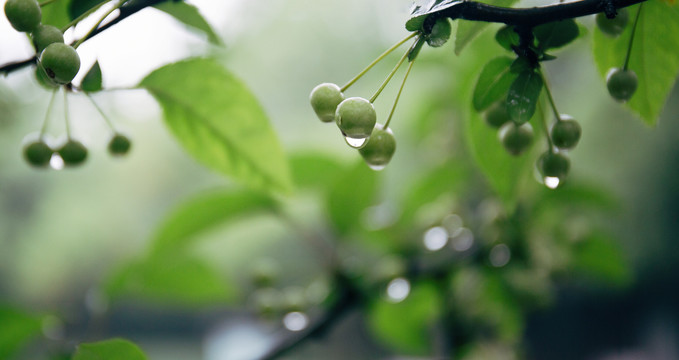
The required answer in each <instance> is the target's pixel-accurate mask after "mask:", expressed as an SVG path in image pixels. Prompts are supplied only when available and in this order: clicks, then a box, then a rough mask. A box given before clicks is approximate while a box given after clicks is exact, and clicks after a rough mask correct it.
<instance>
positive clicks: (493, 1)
mask: <svg viewBox="0 0 679 360" xmlns="http://www.w3.org/2000/svg"><path fill="white" fill-rule="evenodd" d="M517 2H518V0H485V1H483V3H485V4H488V5H495V6H501V7H511V6H512V5H514V4H515V3H517ZM457 21H458V23H459V24H458V26H457V36H456V37H455V54H457V55H460V53H461V52H462V50H463V49H464V48H465V47H466V46H467V45H468V44H469V43H470V42H471V41H472V40H474V38H476V36H477V35H478V34H479V33H481V31H483V29H485V28H486V26H487V25H489V24H490V23H488V22H484V21H467V20H462V19H459V20H457Z"/></svg>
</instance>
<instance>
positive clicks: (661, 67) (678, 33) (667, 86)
mask: <svg viewBox="0 0 679 360" xmlns="http://www.w3.org/2000/svg"><path fill="white" fill-rule="evenodd" d="M638 6H640V5H638ZM636 9H637V7H633V8H630V15H631V14H636ZM631 34H632V24H630V25H629V26H628V27H627V29H626V30H625V31H624V32H623V33H622V34H621V35H620V36H619V37H617V38H615V39H611V38H610V37H607V36H605V35H604V34H602V33H601V31H600V30H598V29H596V30H595V31H594V42H593V47H594V59H595V60H596V64H597V67H598V69H599V72H600V73H601V75H602V77H605V76H606V73H607V72H608V70H609V69H611V68H613V67H618V68H620V67H622V65H623V62H624V61H625V55H626V53H627V47H628V46H627V45H628V43H629V39H630V36H631ZM677 49H679V3H676V2H675V3H672V4H670V3H668V2H665V1H647V2H644V3H643V9H642V11H641V15H640V18H639V24H638V25H637V30H636V35H635V37H634V44H633V46H632V53H631V55H630V60H629V68H630V69H631V70H634V71H635V72H636V74H637V77H638V78H639V86H638V88H637V91H636V93H635V94H634V95H633V96H632V98H631V99H630V101H629V102H628V103H627V105H628V106H629V107H630V109H632V111H634V112H635V113H637V114H638V115H639V116H640V117H641V119H642V120H643V121H644V122H645V123H646V124H648V125H655V124H656V122H657V121H658V118H659V116H660V111H661V110H662V108H663V106H664V105H665V102H666V101H667V98H668V96H669V94H670V91H671V90H672V87H673V86H674V83H675V82H676V81H677V76H678V75H679V51H677Z"/></svg>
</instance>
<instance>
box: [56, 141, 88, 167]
mask: <svg viewBox="0 0 679 360" xmlns="http://www.w3.org/2000/svg"><path fill="white" fill-rule="evenodd" d="M57 153H59V156H61V159H62V160H64V165H66V166H76V165H80V164H82V163H84V162H85V160H86V159H87V147H85V145H83V144H82V143H81V142H80V141H77V140H73V139H70V140H68V141H67V142H66V143H65V144H64V145H63V146H61V147H60V148H59V150H57Z"/></svg>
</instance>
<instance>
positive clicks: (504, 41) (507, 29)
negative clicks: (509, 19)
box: [495, 26, 520, 51]
mask: <svg viewBox="0 0 679 360" xmlns="http://www.w3.org/2000/svg"><path fill="white" fill-rule="evenodd" d="M519 40H520V39H519V34H517V33H516V31H514V27H513V26H503V27H501V28H500V30H498V31H497V33H495V41H496V42H497V43H498V44H500V46H502V47H503V48H504V49H505V50H509V51H513V50H514V47H515V46H518V45H519Z"/></svg>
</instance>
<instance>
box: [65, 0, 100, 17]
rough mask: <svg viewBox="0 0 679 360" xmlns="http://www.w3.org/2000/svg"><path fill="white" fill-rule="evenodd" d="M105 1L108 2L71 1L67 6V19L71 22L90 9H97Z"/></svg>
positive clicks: (91, 0)
mask: <svg viewBox="0 0 679 360" xmlns="http://www.w3.org/2000/svg"><path fill="white" fill-rule="evenodd" d="M107 1H108V0H71V4H70V5H69V6H68V17H69V18H70V19H71V20H73V19H76V18H77V17H78V16H80V15H82V14H84V13H86V12H88V11H89V10H90V9H92V8H94V7H98V6H99V5H101V4H103V3H105V2H107Z"/></svg>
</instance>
